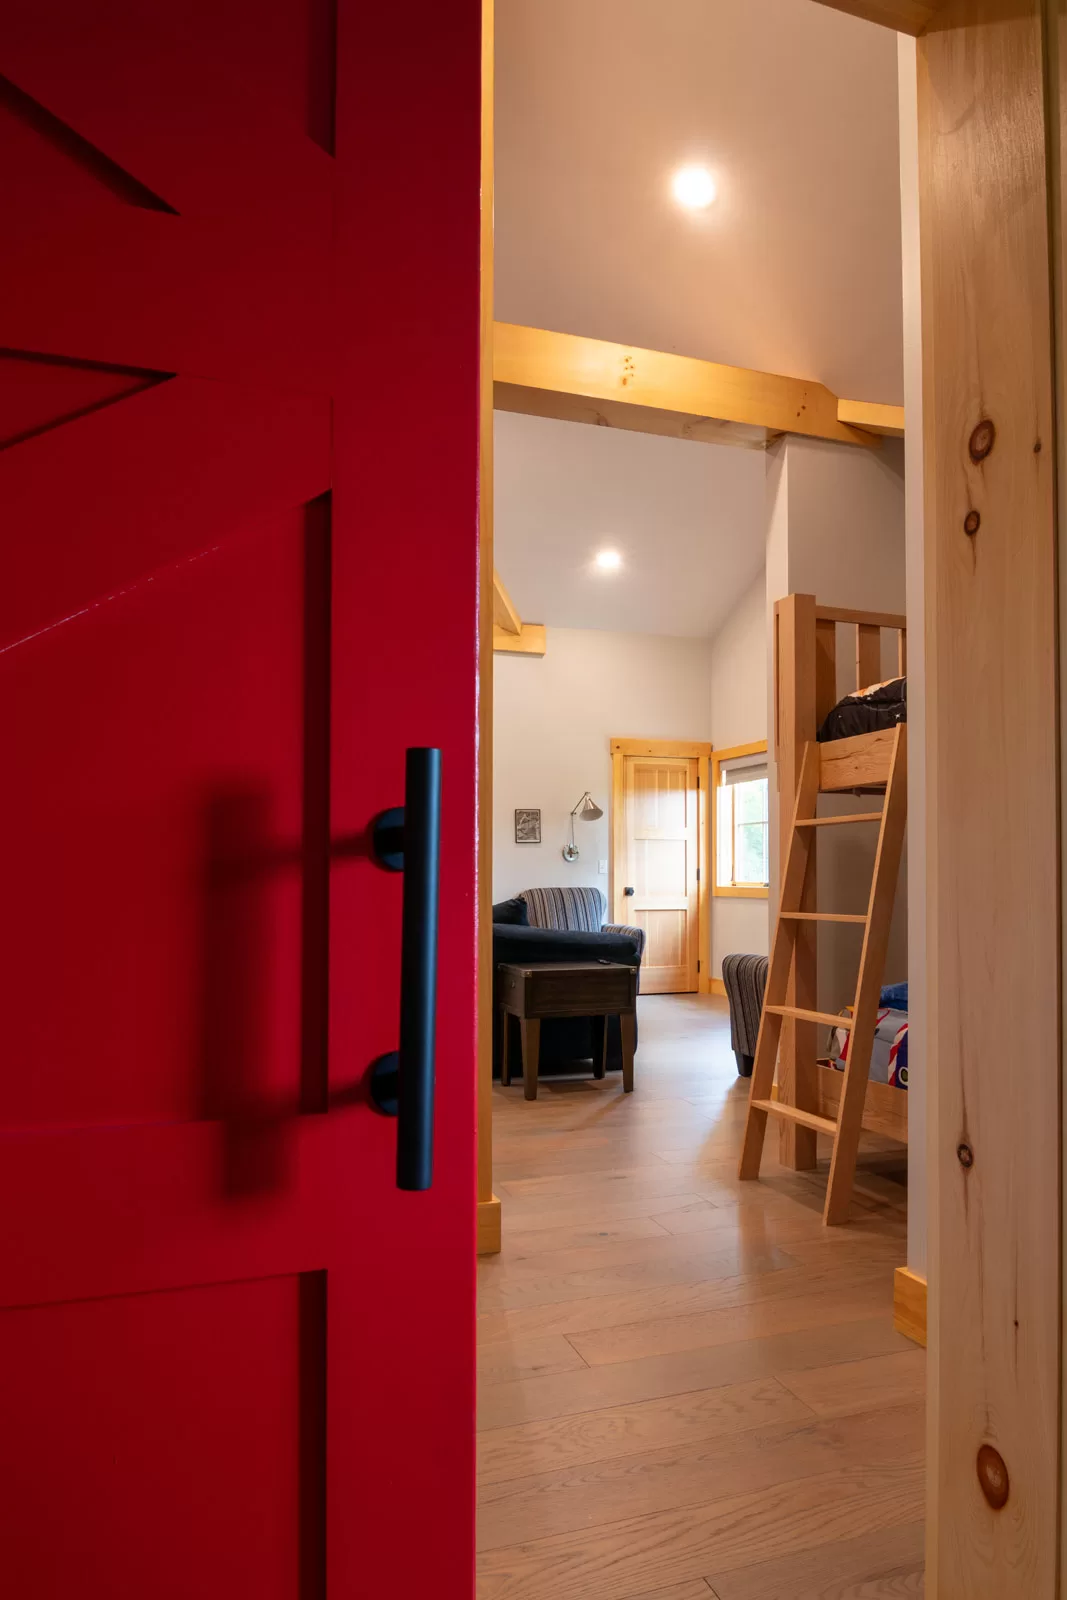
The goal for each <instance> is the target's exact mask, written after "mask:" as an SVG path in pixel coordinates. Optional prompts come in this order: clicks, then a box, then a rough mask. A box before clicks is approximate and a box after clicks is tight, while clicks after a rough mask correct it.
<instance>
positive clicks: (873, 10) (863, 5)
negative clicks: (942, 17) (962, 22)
mask: <svg viewBox="0 0 1067 1600" xmlns="http://www.w3.org/2000/svg"><path fill="white" fill-rule="evenodd" d="M818 3H819V4H820V5H823V6H829V7H830V8H831V10H833V11H847V12H848V14H849V16H851V17H862V18H863V20H864V22H877V23H879V24H880V25H881V26H882V27H883V28H895V29H896V31H897V33H910V34H914V35H916V36H918V35H919V34H920V33H922V32H923V31H924V30H925V29H926V28H928V27H929V26H930V23H931V22H932V21H933V20H934V17H935V16H936V15H937V9H938V4H937V0H818Z"/></svg>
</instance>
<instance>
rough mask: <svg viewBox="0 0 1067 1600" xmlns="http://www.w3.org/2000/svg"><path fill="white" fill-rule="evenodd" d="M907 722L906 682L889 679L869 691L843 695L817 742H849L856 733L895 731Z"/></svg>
mask: <svg viewBox="0 0 1067 1600" xmlns="http://www.w3.org/2000/svg"><path fill="white" fill-rule="evenodd" d="M907 720H908V680H907V678H890V679H889V680H888V681H887V682H886V683H875V684H872V685H871V687H870V688H869V689H857V690H856V691H855V693H854V694H846V696H845V698H844V699H843V700H839V701H838V702H837V704H836V706H834V709H833V710H832V711H831V712H830V713H829V715H828V716H827V717H826V720H825V721H824V723H823V725H822V727H821V728H820V729H819V732H818V735H817V737H818V738H819V740H820V742H821V743H826V742H827V741H828V740H830V739H851V738H852V737H853V736H854V735H855V734H857V733H877V732H878V731H879V729H881V728H895V727H896V725H897V723H898V722H907Z"/></svg>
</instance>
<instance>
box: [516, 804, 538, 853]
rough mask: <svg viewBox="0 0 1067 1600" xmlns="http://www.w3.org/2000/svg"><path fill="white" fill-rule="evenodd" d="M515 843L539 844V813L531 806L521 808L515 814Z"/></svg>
mask: <svg viewBox="0 0 1067 1600" xmlns="http://www.w3.org/2000/svg"><path fill="white" fill-rule="evenodd" d="M515 843H516V844H540V843H541V812H540V810H539V809H536V810H535V809H534V808H533V807H532V806H523V807H522V808H521V809H519V810H517V811H516V812H515Z"/></svg>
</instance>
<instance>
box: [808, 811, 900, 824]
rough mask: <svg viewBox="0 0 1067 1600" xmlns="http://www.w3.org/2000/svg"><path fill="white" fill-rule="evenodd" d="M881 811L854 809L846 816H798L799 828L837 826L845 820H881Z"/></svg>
mask: <svg viewBox="0 0 1067 1600" xmlns="http://www.w3.org/2000/svg"><path fill="white" fill-rule="evenodd" d="M881 820H882V813H881V812H880V811H853V812H850V813H849V815H848V816H844V817H798V818H797V827H798V828H836V827H839V826H840V825H841V823H843V822H881Z"/></svg>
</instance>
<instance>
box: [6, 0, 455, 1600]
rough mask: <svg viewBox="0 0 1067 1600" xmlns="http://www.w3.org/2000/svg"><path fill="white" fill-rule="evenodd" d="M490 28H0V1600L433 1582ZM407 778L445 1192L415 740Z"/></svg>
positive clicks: (427, 9) (198, 0)
mask: <svg viewBox="0 0 1067 1600" xmlns="http://www.w3.org/2000/svg"><path fill="white" fill-rule="evenodd" d="M479 23H480V5H479V4H478V3H477V0H459V3H458V4H456V5H453V6H450V7H441V6H440V5H431V4H429V3H425V4H424V3H423V0H416V3H415V4H414V5H413V6H408V7H405V8H394V7H373V8H371V7H367V6H365V5H363V4H362V3H360V0H338V3H337V4H336V6H335V5H334V4H333V3H332V0H255V3H253V0H210V3H208V0H187V3H183V4H182V5H180V6H174V7H170V8H164V7H161V6H159V5H157V4H156V3H155V0H99V3H97V4H94V5H93V6H85V5H82V4H80V3H78V0H12V3H11V4H10V5H8V6H5V7H4V11H3V16H2V17H0V74H2V78H0V157H2V159H0V206H2V208H3V213H4V217H5V248H4V250H3V252H0V527H2V529H3V549H4V564H3V582H2V583H0V706H2V720H0V728H2V740H3V755H4V762H3V770H4V780H3V783H2V784H0V863H2V865H0V884H2V896H0V905H2V908H3V914H2V917H0V1374H2V1377H0V1395H2V1400H0V1590H2V1592H3V1593H5V1594H11V1595H12V1596H17V1597H18V1600H69V1597H70V1596H72V1595H75V1594H77V1595H78V1596H79V1597H81V1600H96V1597H98V1596H99V1597H101V1600H102V1597H104V1596H106V1597H107V1600H143V1597H145V1596H149V1595H151V1596H152V1597H153V1600H187V1597H190V1596H193V1595H195V1596H197V1600H221V1597H222V1596H226V1597H231V1596H233V1595H235V1594H248V1595H255V1596H256V1600H326V1597H328V1600H350V1597H361V1600H362V1597H364V1596H366V1597H368V1600H371V1597H372V1600H379V1597H385V1596H389V1597H395V1600H416V1597H419V1600H422V1597H423V1596H425V1595H427V1594H430V1593H432V1594H433V1595H434V1596H435V1597H437V1600H468V1597H469V1596H470V1595H471V1593H472V1591H473V1555H472V1548H473V1509H472V1505H473V1493H472V1480H473V1446H472V1433H473V1367H474V1339H473V1267H474V1215H475V1204H474V1198H475V1189H474V1171H475V1148H474V1128H475V1111H474V1091H475V1053H474V1019H475V978H474V967H475V910H474V873H475V863H474V851H475V837H476V828H475V722H476V664H477V658H476V639H477V627H476V581H477V579H476V575H477V438H478V430H477V394H478V370H477V368H478V348H477V338H478V266H479V262H478V232H479V230H478V206H479V182H480V178H479V161H480V153H479V127H478V107H479V86H478V72H479V60H480V40H479ZM417 744H433V745H438V746H440V747H441V748H442V750H443V752H444V758H443V761H444V812H443V843H442V864H441V916H440V928H441V933H440V965H439V1008H438V1029H437V1041H438V1049H437V1102H436V1117H435V1171H434V1182H433V1187H432V1188H431V1189H430V1190H429V1191H428V1192H425V1193H421V1194H411V1193H401V1192H399V1191H398V1190H397V1189H396V1187H395V1152H396V1126H395V1123H393V1122H391V1121H389V1120H388V1119H385V1118H382V1117H380V1116H378V1115H377V1114H376V1113H374V1112H373V1111H372V1110H371V1108H370V1105H369V1102H368V1098H367V1094H366V1088H365V1083H364V1074H365V1072H366V1069H367V1067H368V1066H369V1064H370V1063H371V1061H372V1060H373V1059H374V1058H375V1057H376V1056H378V1055H379V1054H381V1053H382V1052H383V1051H386V1050H390V1049H394V1048H395V1047H396V1044H397V1025H398V1005H399V992H398V991H399V939H400V895H401V882H400V879H399V878H398V877H396V876H394V875H391V874H387V873H384V872H383V871H381V870H380V869H379V868H378V867H377V866H376V865H375V864H374V863H373V861H372V859H371V857H370V854H369V848H368V827H369V824H370V822H371V820H372V818H373V817H374V815H375V814H376V813H377V812H378V811H380V810H382V809H384V808H385V807H387V806H390V805H395V804H400V803H401V802H402V799H403V793H402V790H403V770H404V751H405V748H406V747H407V746H409V745H417Z"/></svg>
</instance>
